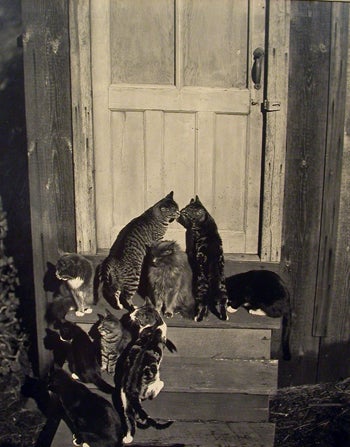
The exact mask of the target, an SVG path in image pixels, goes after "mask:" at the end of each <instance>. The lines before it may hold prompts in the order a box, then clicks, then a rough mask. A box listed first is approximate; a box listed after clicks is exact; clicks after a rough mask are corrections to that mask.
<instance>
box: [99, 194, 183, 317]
mask: <svg viewBox="0 0 350 447" xmlns="http://www.w3.org/2000/svg"><path fill="white" fill-rule="evenodd" d="M178 215H179V207H178V205H177V203H176V202H175V201H174V199H173V191H172V192H170V193H169V194H168V195H167V196H165V197H164V198H163V199H161V200H160V201H159V202H157V203H156V204H155V205H153V206H151V207H150V208H149V209H148V210H146V211H145V212H144V213H143V214H141V215H140V216H138V217H135V218H134V219H133V220H132V221H130V222H129V223H128V224H127V225H126V226H125V227H124V228H123V229H122V230H121V231H120V232H119V234H118V236H117V239H116V241H115V242H114V244H113V245H112V247H111V249H110V252H109V255H108V256H107V258H106V259H104V261H103V262H102V263H101V264H100V266H99V267H98V269H97V271H96V275H95V284H94V289H95V296H97V294H98V287H99V284H100V283H102V293H103V296H104V298H105V299H106V300H107V301H108V302H109V304H110V305H111V306H112V307H114V308H115V309H120V308H126V309H127V310H129V311H132V310H133V309H134V306H133V304H132V298H133V296H134V294H135V292H136V291H137V288H138V285H139V281H140V275H141V269H142V263H143V259H144V256H145V254H146V247H147V245H151V244H152V242H155V241H158V240H161V239H162V237H163V236H164V234H165V232H166V230H167V226H168V224H169V223H170V222H172V221H174V220H175V219H176V218H177V217H178Z"/></svg>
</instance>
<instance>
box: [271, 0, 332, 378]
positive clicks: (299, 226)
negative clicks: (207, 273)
mask: <svg viewBox="0 0 350 447" xmlns="http://www.w3.org/2000/svg"><path fill="white" fill-rule="evenodd" d="M330 7H331V6H330V4H329V3H326V2H321V3H319V2H315V3H314V2H292V4H291V17H292V20H291V38H290V58H291V64H290V73H289V97H288V130H287V153H286V158H287V160H286V164H287V170H286V189H285V197H284V202H285V207H284V218H283V219H284V247H283V253H282V261H283V267H284V268H285V270H286V273H287V274H288V279H289V281H288V283H289V284H290V285H291V301H292V310H293V319H292V334H291V351H292V360H291V361H289V362H280V368H279V370H280V383H282V384H284V385H285V384H292V385H297V384H305V383H314V382H315V381H316V376H317V363H318V354H319V338H317V337H313V335H312V318H313V312H314V297H315V292H316V277H317V267H318V258H317V255H318V250H319V238H320V216H321V209H322V194H323V173H324V155H325V141H326V130H327V110H328V98H327V96H328V94H327V93H326V92H325V86H328V73H329V51H330V40H329V38H330V26H331V23H330V17H331V15H330V12H331V11H330ZM301 86H302V88H301Z"/></svg>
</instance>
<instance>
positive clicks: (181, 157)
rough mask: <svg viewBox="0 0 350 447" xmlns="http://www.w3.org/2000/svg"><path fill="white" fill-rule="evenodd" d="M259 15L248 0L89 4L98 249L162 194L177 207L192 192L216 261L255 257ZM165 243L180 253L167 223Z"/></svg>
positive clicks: (260, 6) (104, 0)
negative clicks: (218, 256)
mask: <svg viewBox="0 0 350 447" xmlns="http://www.w3.org/2000/svg"><path fill="white" fill-rule="evenodd" d="M264 7H265V3H264V2H262V1H258V0H254V1H249V0H242V1H240V2H237V1H235V0H216V1H215V2H213V1H212V0H179V1H168V0H147V1H145V0H136V1H135V0H110V1H109V0H93V1H92V4H91V8H92V10H91V11H92V14H91V21H92V22H91V23H92V27H91V28H92V34H91V39H92V85H93V98H94V136H95V138H94V151H95V172H96V175H95V188H96V204H97V206H96V210H97V213H96V214H97V215H96V222H97V224H96V225H97V247H98V249H99V250H103V249H106V248H109V247H110V245H111V244H112V242H113V241H114V239H115V237H116V235H117V234H118V232H119V231H120V229H121V228H122V227H123V226H124V225H125V224H127V223H128V222H129V221H130V220H131V219H132V218H133V217H135V216H137V215H139V214H140V213H142V212H143V210H144V209H146V208H148V207H149V206H151V205H152V204H153V203H155V202H156V201H157V200H159V199H160V198H161V197H163V196H164V195H165V194H167V193H168V192H169V191H170V190H174V196H175V199H176V200H177V202H178V203H179V206H180V207H182V206H184V205H186V204H187V203H188V202H189V200H190V198H191V197H193V196H194V195H195V194H198V195H199V197H200V198H201V200H202V202H203V203H204V204H205V206H206V207H207V208H208V210H209V212H210V213H211V214H212V215H213V216H214V218H215V220H216V222H217V224H218V227H219V231H220V234H221V236H222V238H223V243H224V250H225V252H226V253H257V250H258V236H259V204H260V195H261V191H260V183H261V153H262V117H261V111H260V103H261V102H262V90H255V89H254V88H253V85H252V83H251V80H250V77H248V73H249V72H250V69H251V64H252V57H251V55H252V53H253V50H254V48H255V47H257V46H262V45H263V44H264V25H263V24H264V20H265V9H264ZM248 12H250V13H249V14H248ZM106 36H107V37H106ZM109 36H110V37H109ZM166 237H167V238H176V239H177V240H179V241H180V243H181V244H182V245H184V229H183V228H182V227H181V226H180V225H179V224H177V223H174V224H173V225H172V227H171V229H169V231H168V233H167V235H166Z"/></svg>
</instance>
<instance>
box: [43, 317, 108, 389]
mask: <svg viewBox="0 0 350 447" xmlns="http://www.w3.org/2000/svg"><path fill="white" fill-rule="evenodd" d="M55 327H56V329H58V331H59V340H57V339H56V340H54V339H53V337H52V334H51V337H52V343H51V346H50V345H48V340H46V344H45V345H46V347H47V348H48V349H52V350H53V351H54V355H56V357H57V354H55V351H56V352H57V351H58V352H64V353H65V355H66V359H67V361H68V367H69V370H70V371H71V373H72V378H73V379H76V380H78V379H79V380H81V381H82V382H85V383H94V384H95V385H96V386H97V387H98V388H99V389H100V390H101V391H103V392H105V393H108V394H111V393H112V392H113V391H114V387H112V386H111V385H109V384H108V383H107V382H106V381H105V380H103V379H102V377H101V366H100V364H99V353H98V352H97V350H96V344H95V343H93V341H92V340H91V339H90V337H89V336H88V334H87V333H86V332H85V331H84V330H83V329H81V328H80V327H79V326H77V325H76V324H74V323H71V322H69V321H63V322H59V323H56V326H55ZM60 366H62V364H60Z"/></svg>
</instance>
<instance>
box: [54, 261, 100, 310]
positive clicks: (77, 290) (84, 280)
mask: <svg viewBox="0 0 350 447" xmlns="http://www.w3.org/2000/svg"><path fill="white" fill-rule="evenodd" d="M93 275H94V269H93V266H92V263H91V261H89V260H88V259H87V258H85V257H84V256H82V255H80V254H78V253H65V254H63V255H62V256H61V257H60V258H59V259H58V261H57V264H56V276H57V278H58V279H60V280H62V281H65V282H66V283H67V286H68V288H69V290H70V292H71V294H72V296H73V298H74V301H75V303H76V305H77V310H76V312H75V314H76V315H77V316H78V317H81V316H83V315H84V314H86V313H87V314H88V313H91V312H92V308H91V305H92V304H93V303H94V295H93V287H92V285H93Z"/></svg>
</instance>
